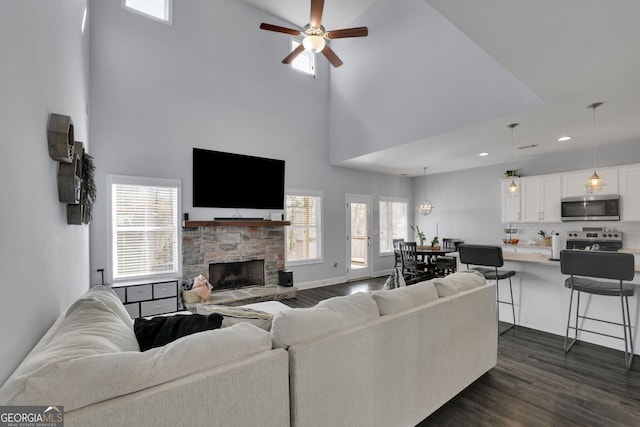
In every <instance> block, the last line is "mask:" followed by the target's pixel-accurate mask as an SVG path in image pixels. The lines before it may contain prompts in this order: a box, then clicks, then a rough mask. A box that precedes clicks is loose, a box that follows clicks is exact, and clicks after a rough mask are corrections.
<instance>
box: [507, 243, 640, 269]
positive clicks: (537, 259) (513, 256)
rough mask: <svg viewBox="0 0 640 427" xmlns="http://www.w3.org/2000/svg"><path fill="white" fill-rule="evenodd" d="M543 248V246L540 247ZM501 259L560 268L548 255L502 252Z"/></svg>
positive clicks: (624, 250) (633, 251) (633, 250)
mask: <svg viewBox="0 0 640 427" xmlns="http://www.w3.org/2000/svg"><path fill="white" fill-rule="evenodd" d="M541 248H543V246H542V247H541ZM619 252H625V253H631V254H638V253H640V251H638V250H637V249H630V250H628V249H624V248H623V249H620V251H619ZM502 257H503V258H504V260H505V261H514V262H530V263H535V264H540V265H550V266H557V267H558V268H559V267H560V260H557V261H556V260H552V259H550V258H549V254H548V253H544V254H543V253H522V252H503V253H502ZM637 262H638V260H636V265H635V271H636V272H640V264H638V263H637Z"/></svg>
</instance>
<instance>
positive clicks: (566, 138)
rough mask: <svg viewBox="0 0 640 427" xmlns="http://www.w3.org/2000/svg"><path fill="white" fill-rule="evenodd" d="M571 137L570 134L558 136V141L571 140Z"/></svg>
mask: <svg viewBox="0 0 640 427" xmlns="http://www.w3.org/2000/svg"><path fill="white" fill-rule="evenodd" d="M570 139H571V137H570V136H561V137H560V138H558V142H565V141H568V140H570Z"/></svg>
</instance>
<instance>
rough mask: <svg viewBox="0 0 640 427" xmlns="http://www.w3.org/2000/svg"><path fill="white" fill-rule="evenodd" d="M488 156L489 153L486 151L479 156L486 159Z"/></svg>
mask: <svg viewBox="0 0 640 427" xmlns="http://www.w3.org/2000/svg"><path fill="white" fill-rule="evenodd" d="M488 155H489V153H487V152H486V151H484V152H482V153H480V154H478V156H480V157H484V156H488Z"/></svg>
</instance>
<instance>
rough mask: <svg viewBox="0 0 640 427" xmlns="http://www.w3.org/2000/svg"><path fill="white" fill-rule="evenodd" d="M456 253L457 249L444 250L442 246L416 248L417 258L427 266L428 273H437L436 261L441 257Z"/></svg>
mask: <svg viewBox="0 0 640 427" xmlns="http://www.w3.org/2000/svg"><path fill="white" fill-rule="evenodd" d="M453 252H456V250H455V249H442V248H441V247H440V246H416V256H417V257H418V258H419V259H421V260H422V262H424V263H425V264H426V265H427V270H428V271H431V272H433V271H435V269H436V263H435V260H436V258H437V257H438V256H439V255H446V254H450V253H453Z"/></svg>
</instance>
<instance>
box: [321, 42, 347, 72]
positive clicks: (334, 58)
mask: <svg viewBox="0 0 640 427" xmlns="http://www.w3.org/2000/svg"><path fill="white" fill-rule="evenodd" d="M322 53H323V54H324V56H326V57H327V59H328V60H329V62H330V63H331V65H333V66H334V67H336V68H338V67H339V66H341V65H342V60H341V59H340V58H338V55H336V53H335V52H334V51H333V50H332V49H331V48H330V47H329V45H326V46H325V47H324V49H322Z"/></svg>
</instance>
